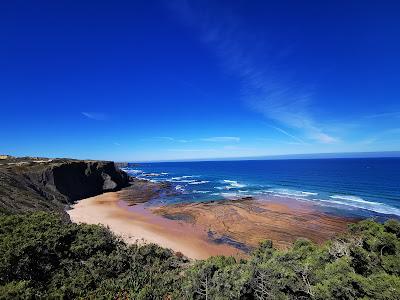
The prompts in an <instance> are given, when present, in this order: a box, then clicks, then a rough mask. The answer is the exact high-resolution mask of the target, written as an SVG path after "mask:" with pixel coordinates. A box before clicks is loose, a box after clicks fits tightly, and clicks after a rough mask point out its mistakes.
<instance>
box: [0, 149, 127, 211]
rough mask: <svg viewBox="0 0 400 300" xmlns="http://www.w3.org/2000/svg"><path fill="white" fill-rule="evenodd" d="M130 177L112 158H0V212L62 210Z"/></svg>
mask: <svg viewBox="0 0 400 300" xmlns="http://www.w3.org/2000/svg"><path fill="white" fill-rule="evenodd" d="M128 184H129V176H128V175H127V174H126V173H125V172H123V171H121V170H120V169H119V168H117V167H116V166H115V164H114V163H113V162H111V161H94V160H75V159H64V158H57V159H49V158H40V157H20V158H15V157H12V156H8V155H2V156H1V157H0V212H1V213H6V214H11V213H20V212H30V211H37V210H44V211H58V212H61V213H64V212H65V210H66V209H67V208H68V207H69V205H70V204H72V203H74V202H75V201H76V200H79V199H83V198H88V197H92V196H95V195H99V194H101V193H103V192H109V191H117V190H119V189H121V188H123V187H126V186H128Z"/></svg>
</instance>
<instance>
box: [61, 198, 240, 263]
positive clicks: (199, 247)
mask: <svg viewBox="0 0 400 300" xmlns="http://www.w3.org/2000/svg"><path fill="white" fill-rule="evenodd" d="M120 193H121V192H110V193H104V194H102V195H98V196H95V197H91V198H87V199H83V200H80V201H79V202H78V203H77V204H75V205H74V206H73V208H72V209H71V210H69V211H68V214H69V215H70V218H71V220H72V221H73V222H76V223H87V224H102V225H104V226H107V227H109V228H110V230H112V231H113V232H114V233H115V234H116V235H119V236H121V237H122V238H123V239H124V240H125V241H126V242H127V243H135V242H139V243H155V244H158V245H160V246H162V247H166V248H170V249H172V250H174V251H175V252H181V253H183V254H184V255H186V256H187V257H189V258H192V259H204V258H207V257H209V256H212V255H219V254H221V255H235V256H238V255H239V256H240V255H241V252H240V251H239V250H238V249H236V248H234V247H231V246H229V245H225V244H215V243H213V242H211V241H209V240H208V238H207V230H206V228H203V227H201V226H195V225H192V224H188V223H186V222H182V221H173V220H169V219H166V218H163V217H161V216H157V215H154V214H152V213H151V212H149V211H148V210H146V209H144V208H143V206H140V205H136V206H132V207H128V206H127V204H126V203H124V202H123V200H120V197H121V195H120Z"/></svg>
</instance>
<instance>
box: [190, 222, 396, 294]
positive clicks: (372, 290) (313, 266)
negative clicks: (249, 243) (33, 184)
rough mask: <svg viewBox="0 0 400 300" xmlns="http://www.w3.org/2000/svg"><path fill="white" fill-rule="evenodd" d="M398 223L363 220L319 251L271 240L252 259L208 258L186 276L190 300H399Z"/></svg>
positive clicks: (305, 243)
mask: <svg viewBox="0 0 400 300" xmlns="http://www.w3.org/2000/svg"><path fill="white" fill-rule="evenodd" d="M399 238H400V223H399V222H397V221H394V220H390V221H387V222H386V223H385V224H384V225H382V224H379V223H376V222H374V221H370V220H366V221H362V222H360V223H358V224H354V225H352V226H350V230H349V233H348V234H346V235H343V236H341V237H338V238H336V239H334V240H332V241H329V242H327V243H326V244H325V245H323V246H318V245H315V244H313V243H312V242H310V241H308V240H298V241H297V242H296V243H295V244H294V245H293V247H292V248H291V249H290V250H288V251H277V250H275V249H274V248H273V245H272V242H271V241H265V242H263V243H261V244H260V246H259V248H258V249H256V250H255V251H254V252H253V253H252V255H251V257H250V259H248V260H241V261H235V260H234V259H233V258H226V257H212V258H210V259H207V260H206V261H201V262H198V263H197V264H196V265H195V266H193V267H191V268H190V269H189V270H187V271H186V276H185V277H184V280H183V283H182V286H183V289H182V291H183V294H182V297H185V298H188V299H205V298H206V296H207V298H208V299H321V300H326V299H387V300H389V299H393V300H394V299H400V239H399Z"/></svg>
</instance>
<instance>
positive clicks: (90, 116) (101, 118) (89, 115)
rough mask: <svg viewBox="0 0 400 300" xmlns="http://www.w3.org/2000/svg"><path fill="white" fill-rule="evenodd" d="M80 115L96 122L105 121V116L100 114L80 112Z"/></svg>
mask: <svg viewBox="0 0 400 300" xmlns="http://www.w3.org/2000/svg"><path fill="white" fill-rule="evenodd" d="M81 114H82V115H83V116H85V117H86V118H88V119H92V120H96V121H104V120H106V119H107V115H106V114H104V113H100V112H81Z"/></svg>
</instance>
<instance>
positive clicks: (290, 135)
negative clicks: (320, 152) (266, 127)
mask: <svg viewBox="0 0 400 300" xmlns="http://www.w3.org/2000/svg"><path fill="white" fill-rule="evenodd" d="M270 126H271V127H272V128H274V129H276V130H277V131H279V132H281V133H283V134H284V135H286V136H288V137H290V138H292V139H293V140H295V141H296V142H298V143H301V144H305V142H304V141H303V140H302V139H300V138H298V137H297V136H294V135H293V134H290V133H289V132H287V131H286V130H283V129H282V128H279V127H276V126H272V125H270Z"/></svg>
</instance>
